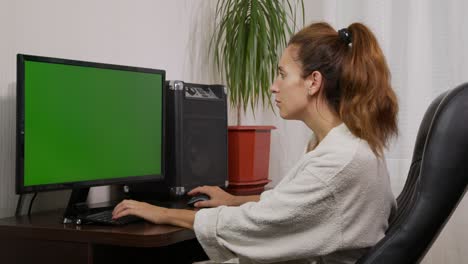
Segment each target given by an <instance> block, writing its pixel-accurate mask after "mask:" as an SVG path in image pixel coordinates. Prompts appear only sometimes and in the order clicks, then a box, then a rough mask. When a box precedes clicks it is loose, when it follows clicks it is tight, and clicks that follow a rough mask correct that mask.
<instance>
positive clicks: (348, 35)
mask: <svg viewBox="0 0 468 264" xmlns="http://www.w3.org/2000/svg"><path fill="white" fill-rule="evenodd" d="M288 45H292V46H295V47H297V55H296V58H295V60H297V61H298V62H299V63H300V64H301V66H302V71H303V72H302V76H303V78H306V77H307V76H309V75H310V74H311V73H312V72H313V71H319V72H320V73H321V74H322V75H323V80H324V85H323V89H322V92H323V94H324V98H325V99H326V102H327V103H328V105H330V106H331V108H332V109H333V110H334V111H336V113H337V114H338V115H339V117H340V118H341V120H342V121H343V122H344V123H345V124H346V126H347V127H348V128H349V129H350V131H351V132H352V133H353V134H354V135H355V136H357V137H359V138H362V139H364V140H366V141H367V142H368V144H369V146H370V147H371V149H372V151H373V152H374V153H375V154H376V155H377V156H381V155H382V154H383V149H384V148H385V147H386V146H387V144H388V140H389V138H390V137H391V136H392V135H397V134H398V129H397V120H396V118H397V113H398V103H397V98H396V95H395V92H394V91H393V89H392V86H391V84H390V71H389V69H388V66H387V63H386V61H385V57H384V55H383V53H382V50H381V49H380V47H379V44H378V43H377V40H376V38H375V36H374V35H373V34H372V32H371V31H370V30H369V29H368V28H367V27H366V26H364V25H363V24H361V23H353V24H351V25H350V26H349V27H348V28H346V29H342V30H340V33H338V32H337V31H335V30H334V29H333V28H332V27H331V26H330V25H329V24H327V23H314V24H311V25H309V26H307V27H305V28H304V29H302V30H301V31H299V32H298V33H296V34H295V35H294V36H293V37H292V38H291V40H290V41H289V43H288Z"/></svg>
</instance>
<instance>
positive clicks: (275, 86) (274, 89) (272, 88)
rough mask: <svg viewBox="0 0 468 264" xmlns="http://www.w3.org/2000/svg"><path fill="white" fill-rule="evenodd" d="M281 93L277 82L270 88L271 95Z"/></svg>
mask: <svg viewBox="0 0 468 264" xmlns="http://www.w3.org/2000/svg"><path fill="white" fill-rule="evenodd" d="M278 91H279V89H278V85H276V82H273V83H272V84H271V86H270V92H271V93H277V92H278Z"/></svg>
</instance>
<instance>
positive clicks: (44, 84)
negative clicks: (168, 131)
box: [16, 54, 165, 205]
mask: <svg viewBox="0 0 468 264" xmlns="http://www.w3.org/2000/svg"><path fill="white" fill-rule="evenodd" d="M164 84H165V71H164V70H157V69H149V68H140V67H130V66H122V65H112V64H104V63H95V62H86V61H77V60H68V59H59V58H50V57H41V56H32V55H24V54H18V55H17V129H16V131H17V132H16V137H17V139H16V157H17V159H16V192H17V193H18V194H23V193H30V192H41V191H51V190H59V189H74V190H86V189H88V190H89V187H91V186H99V185H110V184H127V183H135V182H142V181H157V180H163V179H164V167H165V166H164V153H165V150H164V147H165V146H164V145H165V144H164V140H163V139H164V123H165V122H164V121H165V120H164V119H165V118H164V113H165V110H164V104H165V89H164ZM83 195H84V196H87V191H85V194H83V193H82V194H81V195H80V196H83ZM74 196H76V195H74V194H72V197H71V200H70V203H72V204H73V203H74V202H76V201H72V200H73V199H77V197H74ZM80 199H83V197H81V198H80ZM69 205H70V204H69Z"/></svg>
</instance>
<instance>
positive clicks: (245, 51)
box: [210, 0, 304, 194]
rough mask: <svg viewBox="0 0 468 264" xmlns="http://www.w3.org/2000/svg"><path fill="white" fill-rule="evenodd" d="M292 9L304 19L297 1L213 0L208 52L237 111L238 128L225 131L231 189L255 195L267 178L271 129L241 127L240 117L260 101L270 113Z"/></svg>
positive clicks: (290, 29)
mask: <svg viewBox="0 0 468 264" xmlns="http://www.w3.org/2000/svg"><path fill="white" fill-rule="evenodd" d="M297 7H299V9H300V10H301V11H302V18H304V3H303V1H302V0H284V1H275V0H218V3H217V5H216V22H217V24H216V27H215V32H214V34H213V38H212V40H211V41H212V42H211V45H210V50H212V51H213V53H214V59H215V64H216V66H217V69H218V71H219V72H220V74H221V76H223V77H224V79H225V81H226V84H227V86H228V88H229V89H228V90H229V101H230V105H231V107H233V108H235V109H236V110H237V126H230V127H229V131H228V148H229V162H228V166H229V188H228V189H229V190H230V191H231V192H232V193H235V194H253V193H259V192H261V191H262V190H263V187H264V186H265V185H266V184H267V183H268V182H269V180H268V167H269V158H270V131H271V130H272V129H274V128H275V127H273V126H241V116H242V113H245V111H246V110H247V108H248V107H249V106H250V107H251V109H252V112H253V113H254V114H255V109H256V107H257V106H258V104H259V103H261V104H262V105H263V107H270V108H271V109H272V110H273V111H274V109H273V104H272V102H271V100H270V91H269V87H270V85H271V83H272V82H273V80H274V78H275V75H276V70H277V63H278V59H279V55H280V54H281V51H282V50H283V49H284V48H285V46H286V44H287V38H288V36H289V35H290V34H292V33H293V32H294V31H295V25H296V13H297V12H296V10H297ZM303 21H304V19H303ZM291 25H292V26H291Z"/></svg>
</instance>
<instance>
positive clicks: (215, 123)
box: [125, 81, 228, 200]
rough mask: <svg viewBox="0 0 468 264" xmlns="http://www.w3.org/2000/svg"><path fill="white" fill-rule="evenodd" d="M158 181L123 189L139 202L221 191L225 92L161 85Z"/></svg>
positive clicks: (177, 84)
mask: <svg viewBox="0 0 468 264" xmlns="http://www.w3.org/2000/svg"><path fill="white" fill-rule="evenodd" d="M165 89H167V90H166V106H165V111H166V113H165V115H166V124H165V127H166V130H165V138H164V140H165V144H166V156H165V160H166V164H165V179H164V182H147V183H139V184H132V185H128V186H126V187H125V188H126V189H125V192H127V193H128V194H129V197H130V198H133V199H140V200H152V199H166V198H174V197H180V196H183V195H185V194H186V193H187V192H188V191H190V190H191V189H193V188H195V187H197V186H202V185H214V186H220V187H223V188H224V187H227V182H228V164H227V163H228V157H227V155H228V154H227V153H228V152H227V146H228V141H227V140H228V138H227V136H228V131H227V94H226V93H227V90H226V87H225V86H223V85H206V84H194V83H186V82H183V81H167V82H166V88H165Z"/></svg>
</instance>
